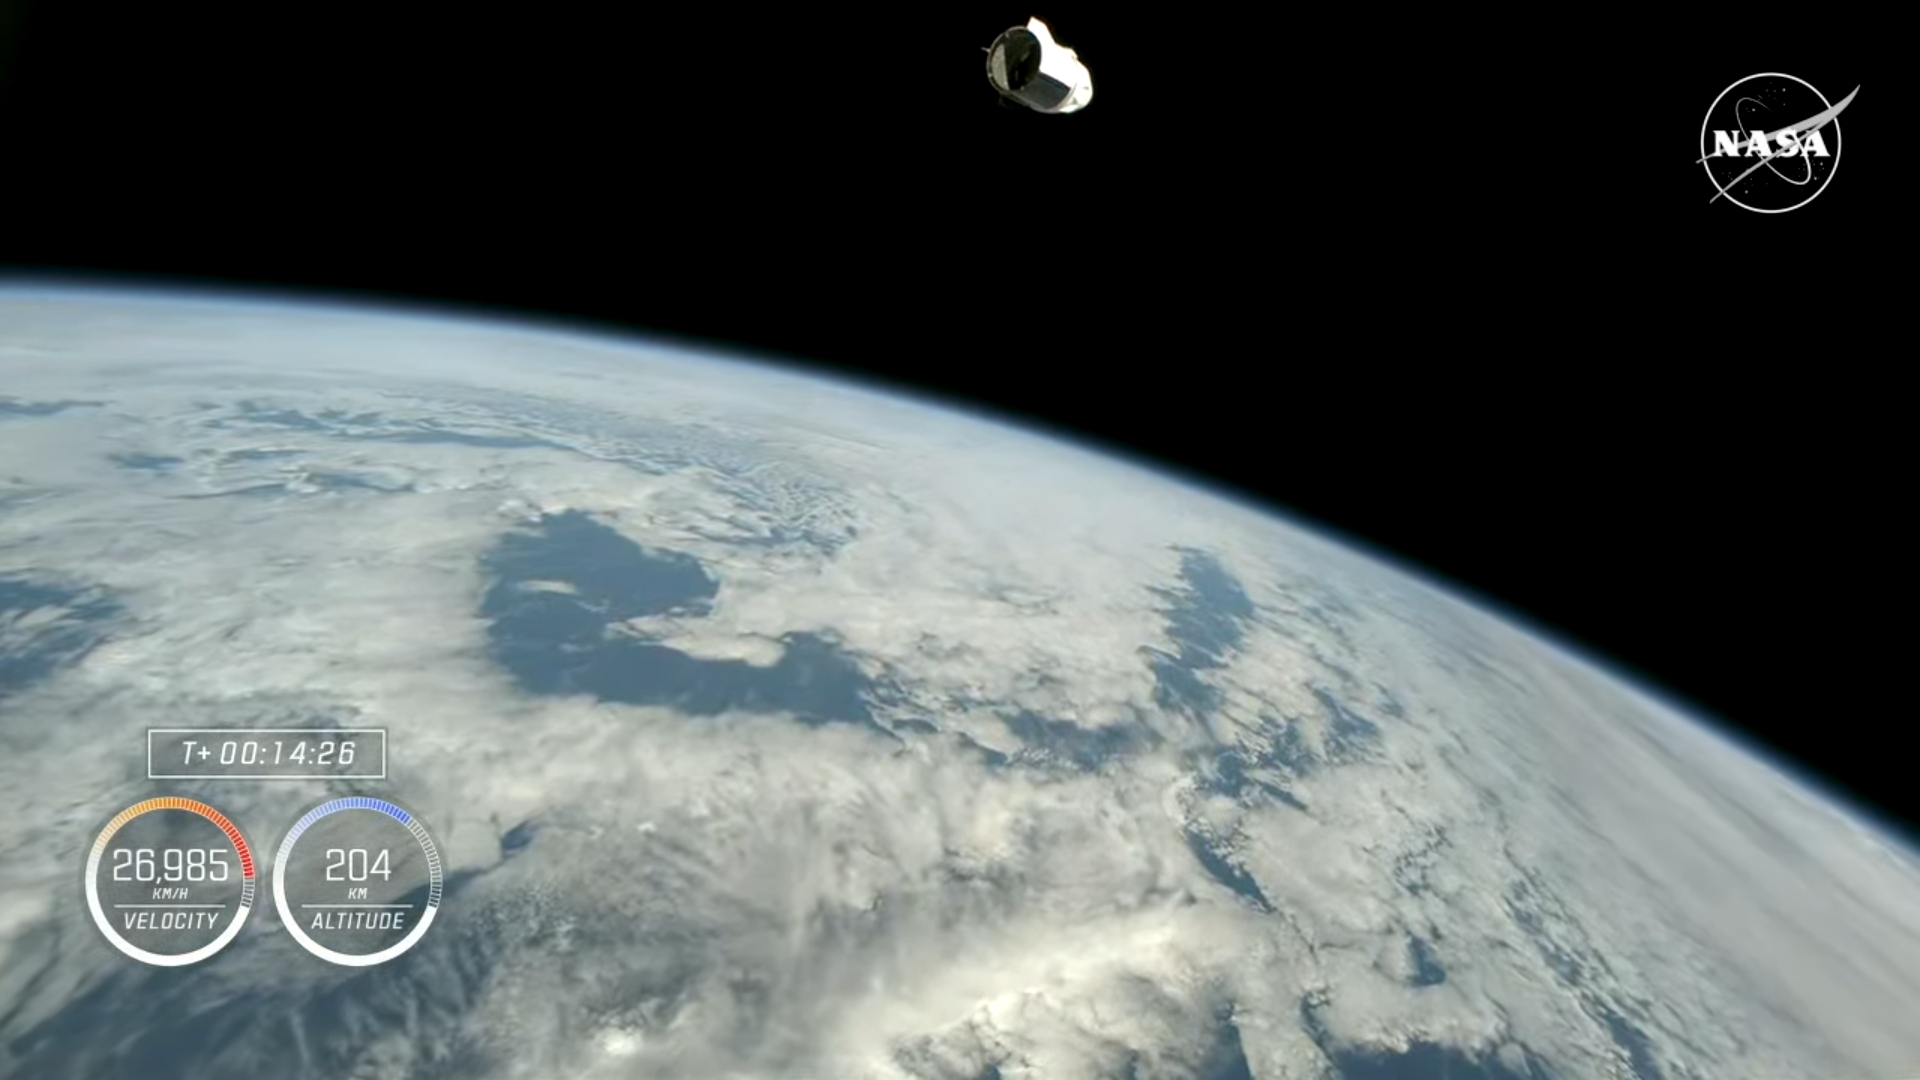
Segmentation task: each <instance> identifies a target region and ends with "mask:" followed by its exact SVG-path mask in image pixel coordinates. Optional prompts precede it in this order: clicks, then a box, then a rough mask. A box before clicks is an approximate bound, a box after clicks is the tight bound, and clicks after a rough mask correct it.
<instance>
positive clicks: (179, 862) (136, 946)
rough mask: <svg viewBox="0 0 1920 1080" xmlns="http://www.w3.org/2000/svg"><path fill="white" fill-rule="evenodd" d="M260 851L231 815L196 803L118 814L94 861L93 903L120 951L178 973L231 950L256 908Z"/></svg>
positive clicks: (160, 804) (161, 803)
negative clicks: (257, 855) (229, 946)
mask: <svg viewBox="0 0 1920 1080" xmlns="http://www.w3.org/2000/svg"><path fill="white" fill-rule="evenodd" d="M254 885H255V879H254V866H253V851H252V849H250V848H249V847H247V841H246V839H245V838H244V837H242V836H241V835H240V830H239V829H238V828H235V827H234V824H233V822H231V821H229V820H227V816H226V815H225V814H222V813H221V812H220V811H218V810H215V809H214V808H213V807H211V806H208V805H207V804H206V803H203V802H195V801H194V800H192V799H180V798H163V799H148V800H147V801H145V802H142V803H136V804H134V805H133V806H130V807H128V808H127V809H125V810H123V811H121V812H120V813H119V814H117V815H115V817H114V819H113V820H112V821H110V822H108V823H107V827H106V828H105V829H102V830H101V831H100V837H99V839H97V840H95V841H94V842H93V852H92V853H91V854H90V855H88V856H87V907H88V908H89V909H90V910H91V911H92V912H93V921H94V924H95V925H97V926H99V927H100V932H101V933H103V934H105V935H106V936H107V940H108V941H110V942H112V943H113V947H114V948H116V949H119V950H120V951H121V952H123V953H126V954H127V955H128V956H131V957H133V958H134V959H135V960H139V961H141V962H142V963H147V964H156V965H158V966H160V967H180V966H183V965H186V964H192V963H197V962H199V961H201V960H205V959H206V958H207V957H209V956H212V955H213V954H215V953H217V952H219V951H220V950H221V949H224V948H226V947H227V943H228V942H230V941H232V940H233V939H234V936H235V935H236V934H238V933H240V927H241V926H242V925H244V924H245V923H246V921H247V915H248V914H249V913H251V912H252V911H253V893H254Z"/></svg>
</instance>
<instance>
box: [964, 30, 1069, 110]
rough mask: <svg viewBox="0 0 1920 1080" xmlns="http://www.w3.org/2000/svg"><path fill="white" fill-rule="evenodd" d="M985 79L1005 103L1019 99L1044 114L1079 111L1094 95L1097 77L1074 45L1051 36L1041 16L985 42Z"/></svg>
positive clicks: (1018, 100) (1020, 102) (1019, 101)
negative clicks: (1081, 60)
mask: <svg viewBox="0 0 1920 1080" xmlns="http://www.w3.org/2000/svg"><path fill="white" fill-rule="evenodd" d="M987 81H988V82H990V83H992V84H993V88H994V89H995V90H998V91H999V92H1000V97H1001V99H1002V104H1006V103H1008V102H1017V103H1019V104H1021V105H1025V106H1026V107H1027V108H1029V109H1032V110H1033V111H1034V112H1043V113H1071V112H1079V111H1080V110H1081V109H1084V108H1086V107H1087V102H1089V101H1092V100H1093V76H1092V75H1089V74H1088V73H1087V66H1086V65H1085V64H1082V63H1081V62H1080V57H1079V56H1077V55H1075V54H1074V51H1073V50H1072V49H1069V48H1067V47H1066V46H1064V45H1062V44H1060V43H1059V42H1057V41H1055V40H1053V32H1052V31H1051V30H1048V29H1047V24H1046V23H1043V22H1041V21H1040V20H1039V19H1028V20H1027V25H1025V26H1016V27H1014V28H1013V29H1011V30H1008V31H1007V32H1006V33H1004V34H1001V35H1000V36H999V37H997V38H994V39H993V44H992V45H990V46H988V47H987Z"/></svg>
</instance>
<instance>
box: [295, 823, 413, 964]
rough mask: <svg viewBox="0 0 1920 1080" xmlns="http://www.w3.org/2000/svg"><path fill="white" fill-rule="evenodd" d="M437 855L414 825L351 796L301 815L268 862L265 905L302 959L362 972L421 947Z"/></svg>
mask: <svg viewBox="0 0 1920 1080" xmlns="http://www.w3.org/2000/svg"><path fill="white" fill-rule="evenodd" d="M440 889H441V876H440V852H439V849H438V848H436V847H435V846H434V843H433V837H432V836H430V835H429V834H428V833H427V829H426V826H424V825H422V824H421V823H420V820H419V819H418V818H416V817H414V816H413V815H412V814H410V813H408V812H407V811H406V810H403V809H401V808H400V807H399V806H396V805H394V804H393V803H390V802H388V801H386V800H384V799H374V798H368V797H365V796H353V797H349V798H344V799H335V800H333V801H332V802H328V803H323V804H321V805H320V806H316V807H314V808H313V809H312V810H309V811H307V813H306V815H305V816H304V817H302V818H301V819H300V820H299V821H298V822H296V823H295V824H294V826H293V829H292V830H291V831H290V832H288V833H287V838H286V839H285V840H284V841H282V842H281V844H280V851H279V853H278V854H277V855H276V856H275V857H274V864H273V899H274V902H275V903H276V904H277V905H278V906H279V908H280V921H281V922H282V923H284V924H286V927H287V930H288V931H289V932H290V933H292V934H293V937H294V940H296V941H298V942H299V943H300V944H301V945H302V946H304V947H305V948H306V950H307V951H308V952H310V953H312V954H313V955H315V956H318V957H320V958H321V959H322V960H327V961H330V962H332V963H335V964H346V965H348V966H351V967H367V966H370V965H373V964H379V963H384V962H385V961H388V960H391V959H393V958H394V957H396V956H399V955H400V954H401V953H404V952H406V951H407V950H408V949H411V948H413V946H414V945H415V944H416V943H418V942H419V940H420V938H421V937H422V936H424V935H425V934H426V932H427V927H428V926H429V925H430V924H431V923H432V922H433V916H434V913H435V912H436V911H438V910H439V907H440Z"/></svg>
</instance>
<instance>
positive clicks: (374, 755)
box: [147, 728, 387, 780]
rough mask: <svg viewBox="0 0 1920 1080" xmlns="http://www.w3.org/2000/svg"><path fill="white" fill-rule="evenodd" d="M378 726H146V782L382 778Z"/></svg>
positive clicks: (383, 751)
mask: <svg viewBox="0 0 1920 1080" xmlns="http://www.w3.org/2000/svg"><path fill="white" fill-rule="evenodd" d="M386 778H387V733H386V731H385V729H383V728H151V729H149V730H148V731H147V779H149V780H247V779H257V780H384V779H386Z"/></svg>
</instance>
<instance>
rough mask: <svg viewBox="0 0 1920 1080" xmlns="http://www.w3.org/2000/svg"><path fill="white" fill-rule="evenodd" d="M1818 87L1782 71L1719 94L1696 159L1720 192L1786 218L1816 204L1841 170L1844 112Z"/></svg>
mask: <svg viewBox="0 0 1920 1080" xmlns="http://www.w3.org/2000/svg"><path fill="white" fill-rule="evenodd" d="M1859 92H1860V88H1859V87H1855V88H1854V90H1853V93H1852V94H1848V95H1847V96H1846V97H1844V98H1842V99H1840V103H1839V104H1837V105H1836V104H1834V103H1832V102H1829V101H1828V100H1827V99H1826V96H1825V95H1823V94H1821V93H1820V91H1818V90H1815V89H1814V88H1813V85H1812V84H1811V83H1808V82H1807V81H1805V80H1804V79H1797V78H1795V77H1793V76H1792V75H1783V74H1781V73H1780V72H1777V71H1768V72H1762V73H1761V74H1758V75H1749V76H1747V77H1746V78H1744V79H1741V80H1739V81H1738V82H1736V83H1734V84H1733V85H1732V86H1729V87H1727V88H1726V89H1725V90H1722V91H1720V96H1719V97H1717V98H1714V99H1713V104H1712V106H1710V107H1709V108H1708V109H1707V118H1706V119H1705V120H1704V121H1702V122H1701V124H1700V153H1701V154H1702V155H1704V156H1703V157H1701V159H1700V160H1699V161H1698V162H1696V164H1699V165H1701V166H1703V167H1704V168H1705V169H1706V170H1707V179H1708V180H1710V181H1712V183H1713V189H1714V195H1713V198H1711V199H1708V200H1707V201H1708V202H1710V203H1711V202H1718V201H1719V200H1720V198H1721V197H1722V196H1725V197H1726V200H1727V201H1728V202H1730V203H1732V204H1734V205H1735V206H1738V207H1740V208H1742V209H1745V210H1752V211H1753V212H1754V213H1757V214H1784V213H1786V212H1787V211H1788V210H1796V209H1799V208H1800V207H1802V206H1805V205H1807V204H1808V203H1810V202H1812V201H1813V200H1814V198H1815V197H1816V196H1818V195H1819V194H1820V193H1821V192H1822V191H1825V190H1826V187H1827V184H1828V183H1829V182H1831V181H1832V180H1833V174H1834V172H1835V170H1837V169H1838V168H1839V167H1840V120H1839V115H1840V111H1841V110H1842V109H1845V108H1846V107H1847V105H1848V103H1850V102H1851V101H1853V98H1854V95H1855V94H1858V93H1859Z"/></svg>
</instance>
